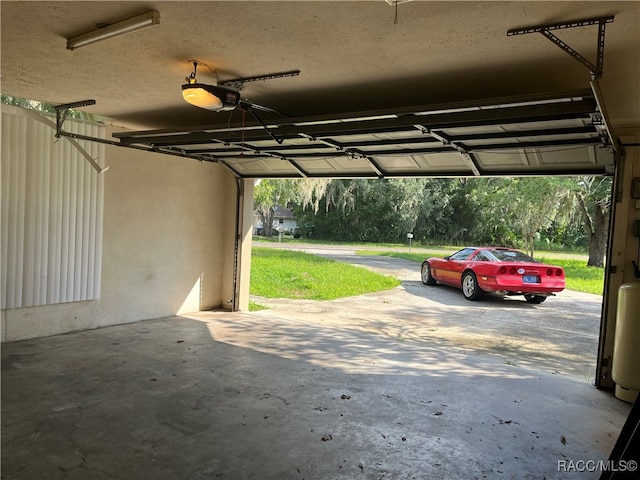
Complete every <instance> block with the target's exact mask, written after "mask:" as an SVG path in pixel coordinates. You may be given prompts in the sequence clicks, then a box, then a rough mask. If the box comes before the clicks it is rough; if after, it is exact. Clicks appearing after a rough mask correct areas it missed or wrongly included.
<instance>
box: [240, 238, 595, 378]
mask: <svg viewBox="0 0 640 480" xmlns="http://www.w3.org/2000/svg"><path fill="white" fill-rule="evenodd" d="M270 246H274V245H270ZM278 246H279V245H275V247H278ZM282 247H283V248H289V249H290V248H291V245H286V246H285V245H282ZM295 249H296V250H304V251H306V252H308V253H314V254H318V255H322V256H326V257H329V258H332V259H335V260H338V261H342V262H346V263H351V264H354V265H360V266H363V267H366V268H370V269H372V270H375V271H377V272H380V273H384V274H387V275H393V276H395V277H397V278H399V279H400V280H401V281H402V285H401V286H400V287H397V288H395V289H393V290H389V291H385V292H378V293H373V294H367V295H360V296H357V297H348V298H342V299H338V300H332V301H321V302H318V301H309V300H282V299H277V300H275V299H264V298H257V297H256V298H253V300H254V301H256V302H258V303H261V304H264V305H267V306H269V307H270V310H266V311H264V312H261V314H262V315H264V316H267V317H268V316H270V315H274V316H279V317H283V316H284V317H288V318H291V319H297V320H301V321H305V322H313V323H320V324H323V325H331V326H334V327H339V328H344V329H357V330H365V331H369V332H376V333H378V334H380V335H384V336H388V337H392V338H395V339H397V341H399V342H408V341H418V342H429V341H434V340H438V341H445V342H449V343H450V344H451V345H452V346H455V347H458V348H460V347H461V348H464V349H468V350H469V351H477V352H484V353H490V354H494V355H497V356H500V357H501V358H502V360H503V362H504V363H505V364H507V365H513V366H515V367H521V368H531V369H535V370H542V371H546V372H549V373H552V374H557V375H566V376H571V377H574V378H579V379H581V380H584V381H587V382H593V380H594V378H595V364H596V354H597V348H598V334H599V324H600V310H601V308H602V297H601V296H599V295H592V294H586V293H580V292H574V291H570V290H565V291H563V292H561V293H559V294H558V295H557V296H555V297H550V298H549V299H547V301H546V302H544V303H542V304H540V305H532V304H529V303H527V302H525V301H524V298H523V297H511V298H502V297H499V296H492V295H488V296H486V297H485V298H484V299H483V300H481V301H479V302H470V301H468V300H465V299H464V297H463V296H462V293H461V292H460V290H457V289H454V288H451V287H447V286H443V285H438V286H435V287H430V286H425V285H423V284H422V282H421V280H420V272H419V268H420V267H419V264H417V263H416V262H411V261H408V260H403V259H398V258H392V257H382V256H363V255H356V254H355V251H354V250H352V249H345V248H344V247H333V246H326V247H325V246H300V247H299V246H296V247H295Z"/></svg>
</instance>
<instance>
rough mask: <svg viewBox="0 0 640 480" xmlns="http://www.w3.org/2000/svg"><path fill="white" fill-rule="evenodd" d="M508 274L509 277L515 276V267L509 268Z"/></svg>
mask: <svg viewBox="0 0 640 480" xmlns="http://www.w3.org/2000/svg"><path fill="white" fill-rule="evenodd" d="M509 273H510V274H511V275H515V274H516V267H511V268H510V269H509Z"/></svg>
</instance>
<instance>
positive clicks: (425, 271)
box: [420, 262, 438, 285]
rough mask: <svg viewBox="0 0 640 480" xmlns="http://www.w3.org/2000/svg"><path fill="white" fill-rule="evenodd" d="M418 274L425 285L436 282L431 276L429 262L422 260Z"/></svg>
mask: <svg viewBox="0 0 640 480" xmlns="http://www.w3.org/2000/svg"><path fill="white" fill-rule="evenodd" d="M420 276H421V277H422V283H424V284H425V285H436V284H437V283H438V282H436V280H435V278H433V277H432V276H431V265H429V262H424V263H423V264H422V269H421V270H420Z"/></svg>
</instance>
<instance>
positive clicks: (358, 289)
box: [250, 247, 401, 300]
mask: <svg viewBox="0 0 640 480" xmlns="http://www.w3.org/2000/svg"><path fill="white" fill-rule="evenodd" d="M400 283H401V282H400V280H398V279H397V278H394V277H390V276H386V275H380V274H378V273H375V272H372V271H370V270H367V269H366V268H362V267H357V266H354V265H349V264H346V263H342V262H337V261H335V260H331V259H328V258H323V257H320V256H318V255H312V254H308V253H304V252H295V251H291V250H283V249H271V248H262V247H258V248H256V247H254V248H253V249H252V254H251V288H250V293H251V294H252V295H258V296H261V297H267V298H291V299H306V300H334V299H336V298H341V297H350V296H354V295H362V294H364V293H371V292H379V291H382V290H389V289H392V288H394V287H397V286H398V285H400Z"/></svg>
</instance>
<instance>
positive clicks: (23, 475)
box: [2, 267, 630, 480]
mask: <svg viewBox="0 0 640 480" xmlns="http://www.w3.org/2000/svg"><path fill="white" fill-rule="evenodd" d="M381 268H382V267H381ZM407 275H409V273H408V274H407ZM410 282H413V280H411V279H408V280H406V281H405V282H404V285H403V286H402V287H398V288H397V289H394V290H393V291H390V292H381V293H377V294H369V295H363V296H359V297H355V298H352V299H341V300H337V301H335V302H315V303H313V302H311V303H310V302H302V303H296V302H293V303H289V304H286V302H281V303H280V304H279V305H274V307H275V308H273V309H272V310H266V311H261V312H256V313H244V314H231V313H227V312H200V313H197V314H193V315H189V316H182V317H171V318H164V319H158V320H150V321H145V322H138V323H135V324H130V325H122V326H116V327H109V328H103V329H99V330H93V331H85V332H79V333H73V334H68V335H60V336H55V337H49V338H43V339H37V340H29V341H23V342H16V343H11V344H5V345H3V346H2V478H3V479H7V480H9V479H28V480H32V479H43V480H46V479H67V480H77V479H92V480H94V479H95V480H103V479H105V480H106V479H114V478H115V479H154V480H156V479H185V480H187V479H188V480H192V479H205V478H206V479H211V478H228V479H306V480H311V479H322V480H324V479H358V478H362V479H376V480H378V479H385V480H388V479H412V478H413V479H484V478H487V479H496V478H498V479H499V478H504V479H538V480H542V479H548V480H549V479H567V478H569V479H570V478H576V479H589V478H593V479H596V478H598V477H599V475H600V473H599V472H585V471H571V470H570V467H571V465H572V464H571V463H570V462H577V461H587V460H596V461H597V460H606V459H607V457H608V455H609V453H610V451H611V448H612V447H613V444H614V442H615V440H616V438H617V436H618V433H619V431H620V429H621V428H622V425H623V423H624V421H625V419H626V416H627V414H628V412H629V409H630V406H629V405H627V404H625V403H623V402H621V401H619V400H617V399H615V398H614V397H613V396H612V395H611V394H609V393H606V392H601V391H599V390H597V389H596V388H595V387H593V386H592V385H591V384H590V383H589V381H587V380H586V379H584V378H581V377H582V376H583V375H584V373H582V372H581V371H577V372H574V371H572V370H571V369H567V370H566V371H562V372H559V371H557V368H556V366H554V365H553V364H552V363H553V362H555V360H553V359H555V358H556V357H558V358H559V354H558V355H557V356H553V355H552V356H551V357H545V356H543V357H541V360H540V361H530V362H527V361H526V358H525V357H523V360H525V361H524V362H518V363H516V362H512V361H507V360H505V357H504V352H503V351H501V350H500V349H498V350H495V349H492V348H491V345H489V346H487V345H483V344H481V345H478V344H474V343H473V342H471V344H469V343H465V342H463V341H461V337H460V331H461V329H460V328H459V327H457V326H456V323H455V322H454V321H451V322H450V325H448V326H447V321H448V317H447V316H446V315H445V314H443V310H438V309H437V308H436V307H437V306H438V305H442V303H443V299H442V297H441V295H445V296H447V295H452V297H451V298H450V299H448V301H451V302H453V305H450V306H448V307H447V310H448V311H449V312H450V315H449V319H451V318H457V316H459V315H460V313H461V312H462V310H460V309H461V308H463V306H458V305H456V304H455V301H454V300H452V299H453V298H457V297H454V296H453V295H454V294H455V293H456V291H455V290H452V289H446V288H442V289H441V288H440V287H436V289H435V290H434V292H435V295H436V297H435V299H434V298H433V297H432V298H429V297H428V296H426V297H425V296H421V295H417V294H416V292H417V291H418V290H417V289H418V287H417V286H416V285H414V284H413V283H410ZM425 288H426V287H425ZM420 292H430V290H429V289H427V290H425V289H424V288H421V289H420ZM429 295H434V294H431V293H429ZM460 297H461V294H460ZM552 300H556V299H551V300H549V302H551V301H552ZM463 302H466V301H464V300H463ZM492 302H494V301H490V302H489V304H488V305H489V306H487V305H484V306H480V307H477V308H480V310H477V311H478V312H484V313H483V314H482V315H480V316H486V315H488V314H489V313H491V312H490V310H495V309H496V308H497V307H496V305H494V303H492ZM496 302H497V300H496ZM275 303H278V302H275ZM466 303H467V304H469V303H471V302H466ZM462 305H465V304H462ZM543 305H552V304H551V303H547V302H545V304H543ZM399 306H402V307H404V308H402V309H401V308H399ZM541 307H542V306H541ZM359 308H362V310H358V309H359ZM442 308H445V307H442ZM465 308H466V307H465ZM483 308H484V309H485V310H482V309H483ZM507 308H509V307H507ZM498 310H499V309H498ZM519 310H520V309H518V308H513V307H511V308H510V309H509V311H510V312H513V311H519ZM418 311H421V312H422V313H421V314H420V315H418V314H417V313H416V312H418ZM552 311H553V310H542V308H540V309H537V310H535V311H534V313H535V312H538V317H536V318H542V317H544V316H545V315H549V313H550V312H552ZM295 312H297V314H295ZM394 312H395V316H394ZM467 312H472V311H470V310H467ZM541 312H542V313H541ZM544 312H546V313H544ZM510 315H512V314H510ZM347 319H348V320H349V321H347ZM447 328H449V330H447ZM447 331H449V332H450V333H451V336H450V338H448V337H447V335H446V334H445V333H446V332H447ZM455 332H458V334H457V335H454V333H455ZM472 333H473V335H472V336H471V338H475V337H476V336H477V335H480V333H478V332H475V333H474V332H473V331H472ZM488 336H489V337H491V336H492V335H491V334H488ZM553 338H554V337H553V336H552V337H551V340H553ZM551 340H550V341H551ZM534 344H535V345H538V343H536V342H534ZM549 344H550V343H549V342H546V341H545V342H542V341H541V343H539V346H540V345H547V346H548V345H549ZM517 345H525V342H524V341H522V342H516V344H515V346H514V345H511V346H509V350H508V351H509V352H513V351H516V350H514V349H517V348H518V347H517ZM550 359H551V360H550ZM568 363H572V361H571V359H569V360H568Z"/></svg>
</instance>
